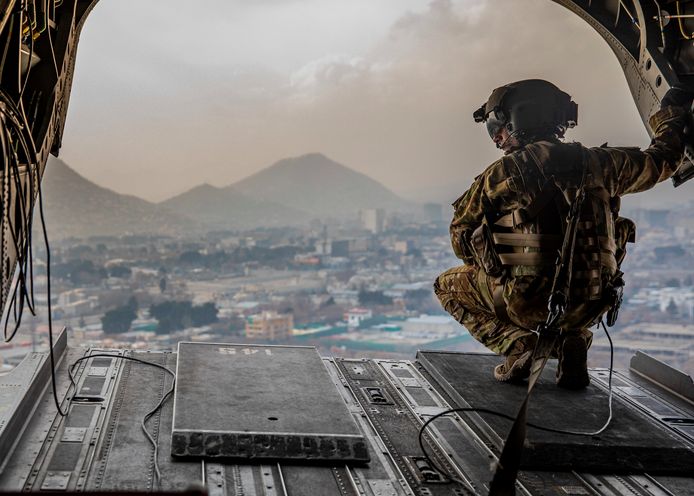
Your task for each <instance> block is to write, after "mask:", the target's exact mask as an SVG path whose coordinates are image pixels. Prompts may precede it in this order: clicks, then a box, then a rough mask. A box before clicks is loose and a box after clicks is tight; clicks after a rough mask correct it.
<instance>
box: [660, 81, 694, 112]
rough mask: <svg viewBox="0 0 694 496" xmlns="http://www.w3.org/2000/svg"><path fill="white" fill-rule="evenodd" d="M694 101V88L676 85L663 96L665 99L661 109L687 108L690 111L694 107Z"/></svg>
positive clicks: (661, 102) (661, 103)
mask: <svg viewBox="0 0 694 496" xmlns="http://www.w3.org/2000/svg"><path fill="white" fill-rule="evenodd" d="M692 100H694V88H688V87H686V86H683V85H680V84H675V85H673V86H672V87H671V88H670V89H669V90H667V93H665V96H663V99H662V100H661V101H660V108H661V109H663V108H665V107H685V108H686V109H687V110H689V108H690V107H691V106H692Z"/></svg>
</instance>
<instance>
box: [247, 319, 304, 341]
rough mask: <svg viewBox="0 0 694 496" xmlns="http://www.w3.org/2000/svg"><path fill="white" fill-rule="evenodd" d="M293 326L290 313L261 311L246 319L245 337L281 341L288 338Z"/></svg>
mask: <svg viewBox="0 0 694 496" xmlns="http://www.w3.org/2000/svg"><path fill="white" fill-rule="evenodd" d="M293 328H294V317H293V316H292V314H280V313H276V312H263V313H259V314H256V315H251V316H249V317H248V318H247V319H246V337H247V338H249V339H259V340H262V341H282V340H286V339H288V338H289V336H290V335H291V332H292V329H293Z"/></svg>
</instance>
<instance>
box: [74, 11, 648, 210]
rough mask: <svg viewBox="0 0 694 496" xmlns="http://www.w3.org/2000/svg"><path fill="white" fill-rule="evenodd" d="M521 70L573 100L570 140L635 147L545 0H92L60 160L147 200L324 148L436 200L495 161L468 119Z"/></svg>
mask: <svg viewBox="0 0 694 496" xmlns="http://www.w3.org/2000/svg"><path fill="white" fill-rule="evenodd" d="M529 77H540V78H544V79H549V80H551V81H553V82H555V83H556V84H557V85H558V86H559V87H561V88H562V89H564V90H565V91H567V92H568V93H570V94H571V95H572V96H573V97H574V100H575V101H576V102H578V104H579V126H578V127H577V128H576V129H574V130H572V131H570V132H569V134H568V135H567V137H568V138H570V139H575V140H578V141H582V142H583V143H584V144H588V145H599V144H601V143H603V142H605V141H609V142H610V144H618V145H638V146H644V145H646V144H647V143H648V137H647V134H646V132H645V129H644V127H643V124H642V123H641V120H640V118H639V116H638V113H637V111H636V108H635V105H634V103H633V101H632V98H631V96H630V94H629V91H628V89H627V85H626V82H625V79H624V76H623V74H622V71H621V69H620V67H619V65H618V63H617V60H616V58H615V56H614V55H613V54H612V52H611V51H610V49H609V48H608V46H607V44H606V43H605V42H604V41H603V40H602V39H601V38H600V37H599V36H598V35H597V33H595V32H594V31H593V30H592V29H591V28H590V27H589V26H588V25H587V24H586V23H585V22H584V21H582V20H581V19H579V18H578V17H576V16H575V15H573V14H571V13H570V12H569V11H568V10H566V9H564V8H563V7H560V6H558V5H556V4H554V3H553V2H551V1H550V0H523V1H518V0H456V1H453V0H434V1H431V2H426V1H415V0H350V1H339V2H338V1H335V0H282V1H279V0H261V1H259V0H255V1H244V2H242V1H238V0H237V1H231V0H205V1H204V2H190V1H186V2H184V1H181V0H146V1H144V0H101V1H100V2H99V4H97V6H96V8H95V9H94V11H93V12H92V14H91V15H90V18H89V19H88V20H87V23H86V25H85V28H84V31H83V32H82V37H81V41H80V44H79V48H78V57H77V66H76V74H75V80H74V86H73V91H72V96H71V100H70V109H69V113H68V120H67V126H66V131H65V136H64V140H63V148H62V150H61V158H63V159H64V160H65V161H66V162H67V163H68V164H69V165H70V166H72V167H73V168H75V169H76V170H77V171H78V172H79V173H81V174H82V175H84V176H86V177H87V178H89V179H91V180H93V181H95V182H97V183H98V184H100V185H103V186H106V187H109V188H112V189H114V190H116V191H118V192H121V193H130V194H134V195H137V196H140V197H143V198H146V199H148V200H154V201H159V200H162V199H165V198H168V197H169V196H172V195H174V194H177V193H180V192H183V191H185V190H187V189H189V188H190V187H193V186H195V185H197V184H200V183H203V182H208V183H211V184H214V185H217V186H225V185H228V184H231V183H233V182H235V181H237V180H239V179H241V178H243V177H246V176H248V175H250V174H252V173H254V172H256V171H258V170H260V169H261V168H263V167H266V166H268V165H270V164H272V163H273V162H275V161H277V160H279V159H282V158H285V157H288V156H296V155H300V154H304V153H308V152H322V153H325V154H326V155H328V156H329V157H331V158H332V159H334V160H337V161H338V162H341V163H343V164H345V165H347V166H349V167H351V168H353V169H355V170H358V171H360V172H363V173H365V174H367V175H369V176H371V177H373V178H374V179H376V180H378V181H381V182H382V183H383V184H385V185H386V186H388V187H390V188H391V189H393V190H394V191H395V192H397V193H399V194H402V195H404V196H407V197H416V198H440V201H441V202H448V201H451V200H453V199H454V197H451V196H452V195H454V194H455V192H462V191H463V190H464V189H465V188H466V187H467V186H468V185H469V183H470V181H471V180H472V177H473V176H474V175H476V174H478V173H479V172H480V171H481V170H482V169H483V168H484V167H486V166H487V165H488V164H489V163H490V162H491V161H492V160H494V159H495V158H496V157H498V155H499V152H498V151H497V150H496V149H495V148H494V146H493V144H492V143H491V141H489V138H488V136H487V134H486V131H485V129H484V127H483V126H479V125H476V124H475V123H474V122H472V118H471V115H472V112H473V110H475V109H476V108H477V107H479V105H480V104H481V103H482V102H483V101H484V100H486V98H487V97H488V95H489V93H490V92H491V90H492V89H493V88H495V87H496V86H499V85H501V84H503V83H506V82H510V81H514V80H519V79H525V78H529Z"/></svg>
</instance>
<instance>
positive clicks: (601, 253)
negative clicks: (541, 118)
mask: <svg viewBox="0 0 694 496" xmlns="http://www.w3.org/2000/svg"><path fill="white" fill-rule="evenodd" d="M503 162H504V167H505V168H506V171H507V173H508V181H509V187H510V188H511V189H515V192H516V193H517V195H518V198H519V204H520V205H522V206H521V207H519V208H517V209H515V210H513V211H511V212H507V213H503V212H502V214H500V215H499V216H497V217H496V218H492V219H487V223H488V226H489V231H490V234H488V235H491V237H492V241H493V244H494V247H495V251H496V255H497V257H498V261H499V263H500V264H501V265H502V266H504V268H505V269H506V270H505V271H504V272H506V273H510V275H511V276H515V277H517V276H527V275H530V276H538V275H547V276H553V274H554V268H555V266H556V263H557V259H558V257H559V253H560V251H561V247H562V242H563V240H564V234H565V229H566V225H567V216H568V212H569V208H570V205H571V202H572V201H573V197H574V195H575V193H576V191H577V190H578V189H579V187H580V186H581V184H583V186H584V190H585V199H584V201H583V204H582V208H581V211H580V216H579V222H578V228H577V236H576V244H575V248H574V253H573V263H572V271H573V272H572V285H571V297H576V298H577V299H578V300H580V301H587V300H599V299H601V298H602V295H603V289H604V287H605V285H606V283H607V282H610V281H612V280H613V279H614V278H615V277H616V276H617V275H618V273H619V264H620V263H621V261H622V259H623V257H624V253H625V246H624V245H625V243H626V242H627V241H633V239H632V238H633V234H634V225H633V223H632V222H631V221H629V220H628V219H623V218H620V217H618V212H619V198H618V197H614V198H613V197H610V195H609V192H608V191H607V189H606V188H605V186H604V182H603V173H602V168H601V166H600V164H599V163H597V162H596V163H593V161H591V160H588V159H587V158H586V150H585V149H584V148H583V147H582V146H581V145H580V144H564V143H560V142H550V141H541V142H537V143H532V144H529V145H527V146H526V147H524V148H523V149H522V150H519V151H518V152H514V153H512V154H509V155H506V156H505V157H504V158H503ZM619 274H621V273H619Z"/></svg>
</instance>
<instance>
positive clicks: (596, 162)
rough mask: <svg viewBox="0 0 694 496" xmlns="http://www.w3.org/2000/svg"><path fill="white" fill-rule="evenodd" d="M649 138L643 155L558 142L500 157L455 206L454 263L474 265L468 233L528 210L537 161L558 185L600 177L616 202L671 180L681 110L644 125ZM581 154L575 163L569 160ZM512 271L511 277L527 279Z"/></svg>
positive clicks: (630, 150) (660, 113) (678, 155)
mask: <svg viewBox="0 0 694 496" xmlns="http://www.w3.org/2000/svg"><path fill="white" fill-rule="evenodd" d="M649 124H650V126H651V129H653V131H654V138H653V141H652V143H651V145H650V146H649V147H648V148H647V149H646V150H643V151H642V150H639V149H638V148H614V147H607V146H603V147H597V148H586V147H583V146H582V145H580V144H579V143H562V142H560V141H559V140H551V141H538V142H535V143H531V144H528V145H526V146H525V147H523V148H521V149H519V150H517V151H514V152H512V153H510V154H507V155H504V156H503V157H502V158H500V159H499V160H497V161H496V162H494V163H493V164H492V165H490V166H489V167H488V168H487V169H486V170H485V171H484V172H483V173H482V174H480V175H479V176H477V177H476V178H475V181H474V183H473V184H472V186H471V187H470V189H469V190H468V191H466V192H465V193H464V194H463V195H462V196H461V197H460V198H458V199H457V200H456V201H455V202H454V203H453V207H454V215H453V221H452V222H451V225H450V235H451V244H452V246H453V251H454V252H455V254H456V256H457V257H458V258H461V259H463V260H464V261H465V263H466V264H472V265H475V264H476V261H475V256H474V251H473V249H472V246H471V242H470V239H471V236H472V232H473V231H474V230H475V229H476V228H477V227H479V226H480V225H481V224H482V223H483V222H493V221H494V220H496V219H498V218H500V217H502V216H504V215H507V214H509V213H511V212H513V211H514V210H517V209H520V208H523V207H525V206H527V205H528V204H529V203H530V202H531V201H532V200H533V198H534V196H535V195H537V193H538V191H539V189H540V188H541V185H540V184H536V183H535V182H533V181H528V180H527V178H528V174H527V173H526V170H529V169H531V168H533V167H534V166H533V159H535V161H537V157H539V158H540V160H542V161H543V162H544V163H546V164H548V165H549V166H550V167H554V169H555V172H556V174H557V176H561V177H559V182H562V181H564V183H565V184H566V185H570V184H572V183H573V184H574V185H577V184H578V182H580V178H581V177H582V176H583V174H584V172H583V171H584V169H585V168H587V169H588V170H589V171H593V174H592V175H593V176H599V177H598V178H597V179H594V180H597V181H599V182H600V184H601V186H602V187H604V190H606V191H607V194H609V196H610V198H612V199H614V200H617V206H616V208H615V209H614V211H615V212H616V211H617V210H618V208H619V207H618V199H619V197H620V196H622V195H625V194H628V193H637V192H640V191H645V190H648V189H650V188H652V187H653V186H655V185H656V184H657V183H659V182H661V181H664V180H666V179H668V178H669V177H671V176H672V175H673V174H674V173H675V172H676V169H677V167H678V165H679V161H680V160H681V157H682V150H683V139H682V130H683V128H684V126H685V124H686V111H685V110H684V109H682V108H679V107H667V108H665V109H663V110H660V111H658V112H657V113H655V114H654V115H653V116H651V118H650V120H649ZM577 152H578V154H579V155H580V157H581V158H580V159H579V160H575V159H572V158H569V157H570V156H572V154H573V156H574V157H575V156H576V154H577ZM531 273H532V271H531V272H530V273H527V272H525V273H524V272H522V271H521V272H520V273H518V272H514V274H513V275H530V274H531Z"/></svg>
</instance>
